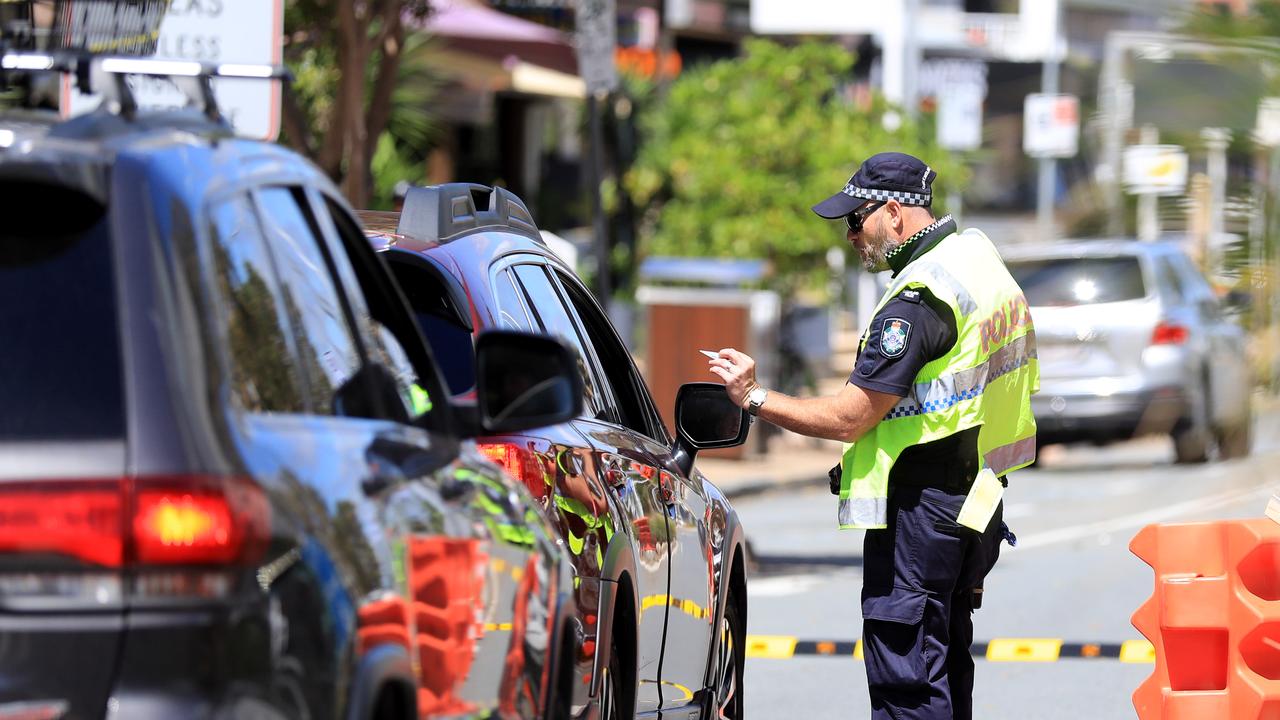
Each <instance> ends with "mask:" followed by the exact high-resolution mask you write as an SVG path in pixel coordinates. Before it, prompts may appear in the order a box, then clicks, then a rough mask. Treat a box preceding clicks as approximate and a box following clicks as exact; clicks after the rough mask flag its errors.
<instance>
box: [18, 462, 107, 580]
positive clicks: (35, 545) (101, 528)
mask: <svg viewBox="0 0 1280 720" xmlns="http://www.w3.org/2000/svg"><path fill="white" fill-rule="evenodd" d="M123 508H124V493H123V491H122V487H121V481H119V480H109V481H102V482H96V481H92V482H84V483H74V482H56V481H55V482H41V483H20V484H18V483H15V484H11V485H3V486H0V553H5V554H10V553H14V554H16V553H22V554H32V555H36V554H50V555H68V556H71V557H74V558H77V559H79V560H83V561H84V562H87V563H92V564H94V565H104V566H106V567H120V565H121V564H122V562H123V559H124V532H123V523H122V522H121V519H122V517H123Z"/></svg>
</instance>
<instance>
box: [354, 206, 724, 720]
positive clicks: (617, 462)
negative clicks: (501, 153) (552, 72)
mask: <svg viewBox="0 0 1280 720" xmlns="http://www.w3.org/2000/svg"><path fill="white" fill-rule="evenodd" d="M361 217H362V219H363V220H364V222H365V226H366V228H367V231H368V232H369V234H370V239H371V242H372V243H373V245H374V246H375V247H376V248H378V249H379V250H380V251H381V254H382V257H383V258H384V259H386V261H387V262H388V264H389V265H390V267H391V269H392V270H393V272H394V273H395V276H396V278H397V280H398V281H399V284H400V286H401V288H402V289H403V290H404V293H405V296H406V297H407V299H408V301H409V304H410V306H411V307H412V308H413V311H414V313H415V314H416V316H417V319H418V323H419V326H420V327H421V329H422V331H423V334H424V335H425V336H426V337H427V340H428V342H429V343H430V344H431V346H432V348H433V350H434V351H435V355H436V357H438V358H442V359H443V360H442V362H443V364H444V371H445V377H446V382H447V383H448V386H449V392H450V393H451V394H452V395H453V396H454V397H455V400H456V401H459V402H465V401H466V400H467V399H468V398H470V397H472V396H473V395H474V393H475V392H476V387H477V384H478V378H477V377H476V376H475V374H474V372H473V371H472V369H471V367H472V363H473V361H474V352H475V350H474V347H478V345H473V343H476V342H478V339H479V338H480V337H483V335H482V333H484V332H486V331H491V330H493V329H514V330H523V331H533V332H545V333H548V334H551V335H555V336H557V337H560V338H562V339H563V340H564V341H565V342H567V343H568V344H569V345H570V346H571V347H572V348H574V349H575V350H576V351H577V352H576V357H575V359H576V361H577V364H578V369H579V371H580V373H581V376H582V381H583V388H584V391H583V398H582V400H583V413H582V414H581V415H580V416H579V417H577V418H575V419H574V420H573V421H572V422H568V423H562V424H549V425H548V426H547V427H544V428H539V429H536V430H528V431H525V432H519V433H494V434H492V435H488V436H485V437H481V438H480V439H479V442H480V447H481V448H482V449H483V450H484V451H485V452H486V453H488V454H489V455H490V456H491V457H493V458H495V459H496V460H498V461H500V462H501V463H502V464H503V465H504V466H505V467H506V468H507V470H508V471H509V472H511V473H512V475H513V476H515V477H517V478H519V479H520V480H521V481H523V482H524V484H525V485H527V486H528V488H529V490H530V492H532V493H533V495H534V497H536V498H538V499H539V500H540V501H541V502H542V505H543V507H544V508H545V509H546V510H547V511H548V512H549V513H551V514H552V515H553V517H554V519H555V521H556V524H557V525H558V528H559V531H560V536H561V539H562V540H563V541H564V543H565V545H566V547H567V548H568V549H569V552H570V556H571V557H572V559H573V563H574V572H575V590H576V599H577V607H578V613H579V614H578V616H577V618H576V622H577V626H578V628H579V631H580V633H581V638H582V641H581V646H582V653H581V654H580V655H579V657H578V668H577V680H576V682H574V684H573V687H574V690H575V693H574V696H573V702H572V707H573V714H574V716H575V717H594V716H596V715H597V714H598V715H599V716H600V717H604V718H615V717H621V718H630V717H632V715H633V714H634V715H635V716H637V717H657V716H658V714H659V713H661V717H662V718H664V719H665V718H688V717H695V718H696V717H701V718H722V717H723V718H741V717H742V668H743V659H744V655H743V649H744V647H745V646H744V642H745V632H746V619H747V595H746V575H745V573H744V565H743V561H744V543H743V531H742V527H741V525H740V523H739V522H738V516H737V515H736V514H735V513H734V510H733V508H732V506H730V504H729V502H728V501H727V500H726V499H725V497H724V495H722V494H721V492H720V491H719V490H718V489H717V488H716V487H715V486H714V485H712V484H711V483H710V482H708V481H707V479H706V478H705V477H704V476H703V475H702V473H700V472H699V471H698V470H697V469H696V468H694V466H693V459H694V454H695V453H696V452H697V451H698V450H699V449H702V448H715V447H730V446H733V445H738V444H741V443H742V442H743V441H744V440H745V439H746V435H747V430H748V427H749V419H750V418H749V416H748V415H747V414H746V413H745V412H744V411H742V410H741V409H739V408H738V407H736V406H734V405H733V404H732V402H731V401H730V400H729V399H728V396H727V395H726V393H725V391H724V387H723V386H722V385H720V384H718V383H690V384H688V385H685V386H684V387H682V388H681V391H680V393H679V395H678V398H677V404H676V414H675V417H676V425H677V427H676V437H672V435H671V433H670V432H669V431H668V429H667V428H666V427H665V425H664V424H663V421H662V419H661V416H660V415H659V413H658V411H657V409H656V408H655V406H654V403H653V400H652V398H651V397H650V394H649V390H648V388H647V386H646V385H645V382H644V379H643V378H642V377H641V375H640V373H639V372H638V371H637V369H636V367H635V364H634V363H633V362H632V358H631V354H630V353H629V352H628V350H627V348H626V346H625V345H624V344H623V342H622V341H621V339H620V338H619V337H618V334H617V333H616V332H615V330H614V328H613V325H612V324H611V323H610V321H609V319H608V317H607V316H606V315H605V313H604V312H603V311H602V310H601V308H600V306H599V305H598V304H597V303H596V301H595V300H594V298H593V296H592V295H591V293H590V292H588V291H587V289H586V287H584V286H583V284H582V282H581V281H580V280H579V278H578V277H577V275H575V274H574V272H573V270H572V269H571V268H569V267H568V266H567V265H565V264H564V263H563V262H561V261H560V260H559V259H558V258H557V257H556V256H555V255H554V254H552V253H551V252H550V251H549V250H548V249H547V246H546V245H545V244H544V242H543V241H542V238H541V236H540V235H539V233H538V230H537V228H536V226H535V225H534V222H533V218H532V217H531V216H530V214H529V211H528V210H527V209H526V208H525V206H524V204H523V203H522V202H521V201H520V200H519V198H517V197H516V196H515V195H513V194H512V193H510V192H508V191H506V190H504V189H503V188H489V187H486V186H482V185H469V184H449V185H440V186H432V187H424V188H412V189H410V191H409V192H408V194H407V196H406V198H405V204H404V207H403V210H402V211H401V212H400V213H378V212H364V213H361ZM693 350H694V348H689V349H688V352H693Z"/></svg>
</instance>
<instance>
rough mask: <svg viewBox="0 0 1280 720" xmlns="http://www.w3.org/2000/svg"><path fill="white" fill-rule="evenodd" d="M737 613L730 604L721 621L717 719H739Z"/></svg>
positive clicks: (716, 704) (716, 686)
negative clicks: (735, 631) (735, 640)
mask: <svg viewBox="0 0 1280 720" xmlns="http://www.w3.org/2000/svg"><path fill="white" fill-rule="evenodd" d="M736 617H737V613H736V612H735V611H734V609H733V606H732V605H730V606H729V607H728V608H726V609H725V616H724V619H723V620H721V621H720V647H719V649H718V650H717V651H716V675H715V678H716V684H715V689H716V700H715V719H716V720H738V717H739V714H740V713H739V710H738V708H739V703H738V653H737V647H736V645H735V644H734V637H735V633H734V622H733V621H734V620H735V619H736Z"/></svg>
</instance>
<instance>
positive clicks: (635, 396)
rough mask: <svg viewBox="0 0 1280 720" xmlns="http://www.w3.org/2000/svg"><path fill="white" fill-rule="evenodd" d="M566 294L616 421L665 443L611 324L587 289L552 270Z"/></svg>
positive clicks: (645, 391)
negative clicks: (601, 372)
mask: <svg viewBox="0 0 1280 720" xmlns="http://www.w3.org/2000/svg"><path fill="white" fill-rule="evenodd" d="M553 272H554V273H555V275H556V277H557V279H559V281H560V287H561V288H563V289H564V292H565V295H566V296H567V297H568V300H569V304H570V307H571V308H572V310H573V311H574V312H575V313H576V314H577V316H578V320H579V322H580V323H581V325H582V328H583V330H584V331H585V332H586V334H587V337H588V338H590V340H591V346H592V347H593V348H595V351H596V357H597V358H599V360H600V366H601V368H602V369H603V370H604V377H605V381H606V382H607V383H609V385H610V390H611V391H612V396H613V398H614V401H615V402H616V404H617V409H618V415H619V421H620V422H621V423H622V424H623V425H625V426H626V427H628V428H630V429H632V430H634V431H636V432H638V433H641V434H642V435H646V436H648V437H650V438H652V439H654V440H658V441H660V442H663V443H665V442H667V439H668V436H667V433H666V430H665V426H664V425H663V424H662V420H661V419H660V416H659V415H658V413H657V410H656V408H655V407H654V404H653V398H652V397H651V396H650V395H649V388H648V387H647V386H646V385H645V383H644V380H643V379H642V378H641V377H640V373H639V371H638V370H636V366H635V363H634V362H633V361H632V359H631V353H630V352H629V351H628V350H627V348H626V346H625V345H624V344H623V343H622V340H621V338H619V337H618V333H617V331H616V330H615V329H614V327H613V323H611V322H609V319H608V318H607V317H606V316H605V314H604V313H603V312H602V311H601V310H600V308H599V306H598V305H596V303H595V302H594V301H593V300H592V299H591V298H590V296H589V295H588V294H587V292H586V290H585V289H584V288H583V287H582V286H581V285H580V284H579V283H578V282H575V281H574V280H573V279H572V278H570V277H568V276H567V275H566V274H565V273H564V272H562V271H560V270H554V271H553Z"/></svg>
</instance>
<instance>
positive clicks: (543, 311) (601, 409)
mask: <svg viewBox="0 0 1280 720" xmlns="http://www.w3.org/2000/svg"><path fill="white" fill-rule="evenodd" d="M511 269H512V270H513V271H514V272H515V274H516V278H517V279H518V280H519V282H520V286H521V287H522V288H524V291H525V293H526V294H527V297H528V299H529V308H530V310H532V312H533V314H534V315H535V316H536V317H537V319H538V323H539V326H540V327H541V328H542V330H543V332H546V333H547V334H549V335H555V336H557V337H559V338H561V339H563V340H565V341H566V342H568V343H569V346H570V347H572V348H574V349H575V350H577V351H578V370H579V372H580V373H581V374H582V385H583V398H582V412H583V414H584V415H586V416H587V417H593V418H597V419H600V420H607V421H609V422H616V421H617V418H615V417H613V414H612V413H611V412H610V408H609V402H608V400H607V399H606V398H605V395H604V393H603V391H602V390H601V387H600V383H599V381H598V380H597V378H596V375H595V373H594V371H593V369H592V364H591V357H592V353H591V349H590V347H588V346H587V345H585V344H584V342H583V339H582V338H581V337H579V335H578V329H577V328H576V327H575V326H574V324H573V319H572V318H571V317H570V316H569V311H568V310H567V309H566V308H565V306H564V304H563V303H562V302H561V301H560V294H559V293H557V292H556V289H555V287H554V286H552V284H551V279H550V278H549V277H547V273H546V271H544V270H543V269H542V267H541V266H540V265H528V264H526V265H514V266H512V268H511Z"/></svg>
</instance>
